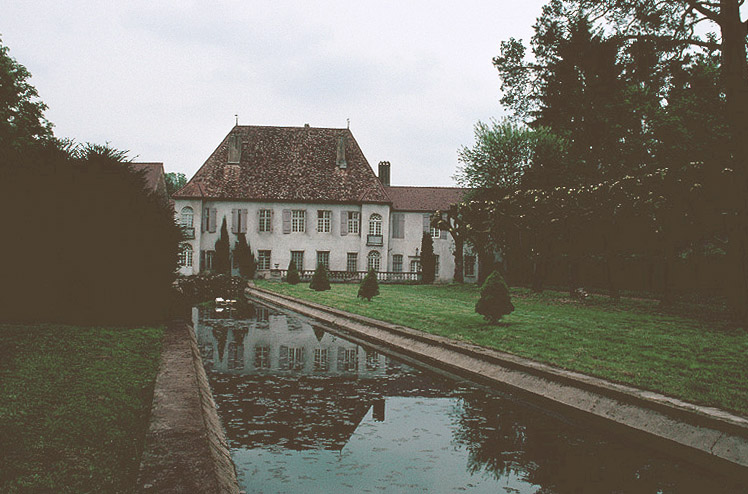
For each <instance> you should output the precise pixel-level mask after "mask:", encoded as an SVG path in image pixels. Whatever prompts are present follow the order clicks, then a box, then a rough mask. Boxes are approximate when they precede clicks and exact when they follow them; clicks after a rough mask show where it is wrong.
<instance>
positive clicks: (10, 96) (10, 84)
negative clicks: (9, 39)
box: [0, 39, 52, 159]
mask: <svg viewBox="0 0 748 494" xmlns="http://www.w3.org/2000/svg"><path fill="white" fill-rule="evenodd" d="M9 51H10V50H9V49H8V47H7V46H5V45H3V44H2V39H0V159H1V158H3V155H4V154H5V153H7V152H8V151H7V150H8V149H20V148H22V147H24V146H27V145H29V144H31V143H33V142H35V141H38V140H48V139H51V138H52V124H51V123H49V122H48V121H47V119H46V118H44V110H46V109H47V105H45V104H44V103H43V102H42V101H41V100H40V99H39V95H38V94H37V92H36V88H34V86H32V85H31V83H30V82H29V78H30V77H31V74H30V73H29V71H28V70H26V67H24V66H23V65H21V64H19V63H18V62H16V60H15V59H14V58H12V57H11V56H10V53H9Z"/></svg>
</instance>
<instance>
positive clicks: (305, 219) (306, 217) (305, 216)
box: [303, 209, 309, 233]
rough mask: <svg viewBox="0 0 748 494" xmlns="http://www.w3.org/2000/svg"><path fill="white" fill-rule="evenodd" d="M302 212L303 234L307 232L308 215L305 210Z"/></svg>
mask: <svg viewBox="0 0 748 494" xmlns="http://www.w3.org/2000/svg"><path fill="white" fill-rule="evenodd" d="M303 211H304V233H306V232H308V231H309V215H308V214H307V213H308V212H309V211H307V210H306V209H304V210H303Z"/></svg>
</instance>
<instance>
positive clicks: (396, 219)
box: [392, 213, 405, 238]
mask: <svg viewBox="0 0 748 494" xmlns="http://www.w3.org/2000/svg"><path fill="white" fill-rule="evenodd" d="M392 238H405V215H404V214H403V213H395V214H393V215H392Z"/></svg>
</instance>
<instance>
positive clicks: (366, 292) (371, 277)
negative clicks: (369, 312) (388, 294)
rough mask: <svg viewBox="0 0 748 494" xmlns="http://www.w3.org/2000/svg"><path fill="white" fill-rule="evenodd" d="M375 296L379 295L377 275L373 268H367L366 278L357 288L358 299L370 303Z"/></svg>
mask: <svg viewBox="0 0 748 494" xmlns="http://www.w3.org/2000/svg"><path fill="white" fill-rule="evenodd" d="M377 295H379V283H378V282H377V273H376V272H375V271H374V268H369V272H368V273H366V276H364V279H363V280H362V281H361V285H360V286H359V287H358V298H365V299H366V300H368V301H369V302H371V299H372V298H374V297H375V296H377Z"/></svg>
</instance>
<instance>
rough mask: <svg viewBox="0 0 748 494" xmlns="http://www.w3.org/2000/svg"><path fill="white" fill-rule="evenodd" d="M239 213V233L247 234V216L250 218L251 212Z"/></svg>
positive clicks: (243, 210)
mask: <svg viewBox="0 0 748 494" xmlns="http://www.w3.org/2000/svg"><path fill="white" fill-rule="evenodd" d="M239 213H240V214H239V233H247V216H249V211H248V210H246V209H241V210H239Z"/></svg>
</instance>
